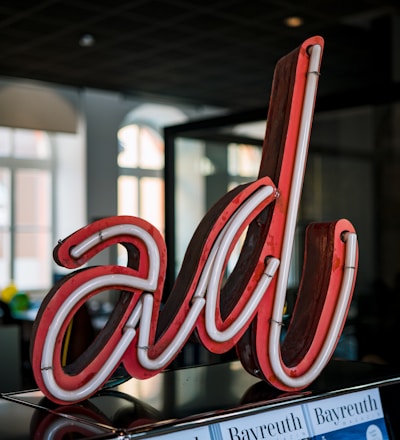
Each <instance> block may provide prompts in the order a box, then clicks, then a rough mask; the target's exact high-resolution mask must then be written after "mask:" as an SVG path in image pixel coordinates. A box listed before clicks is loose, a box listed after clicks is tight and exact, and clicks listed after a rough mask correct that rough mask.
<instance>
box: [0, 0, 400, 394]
mask: <svg viewBox="0 0 400 440" xmlns="http://www.w3.org/2000/svg"><path fill="white" fill-rule="evenodd" d="M314 35H321V36H322V37H323V38H324V39H325V52H324V56H323V60H322V68H321V77H320V83H319V91H318V98H317V105H316V113H315V118H314V124H313V129H312V137H311V144H310V152H309V159H308V165H307V170H306V175H305V182H304V190H303V197H302V202H301V208H300V212H299V219H298V227H297V232H296V242H295V249H294V254H293V259H292V269H291V274H290V286H289V287H290V292H289V293H290V296H289V299H290V298H291V297H292V295H295V293H293V292H296V288H297V286H298V283H299V279H300V276H301V267H302V253H303V238H304V237H303V235H304V228H305V226H306V225H307V224H309V223H310V222H313V221H330V220H336V219H339V218H343V217H344V218H348V219H349V220H350V221H351V222H352V223H353V224H354V226H355V228H356V230H357V233H358V239H359V248H360V262H359V273H358V278H357V284H356V288H355V294H354V300H353V304H352V307H351V310H350V313H349V317H348V320H347V324H346V327H345V329H344V333H343V336H342V338H341V341H340V343H339V346H338V349H337V352H336V356H337V357H338V358H343V359H349V360H356V361H373V362H380V363H387V364H392V365H397V364H400V358H399V354H398V352H399V350H398V349H397V347H396V345H395V344H396V341H397V337H398V336H399V333H400V329H399V328H398V326H397V323H398V322H399V319H398V313H399V312H398V311H399V301H400V256H399V255H398V253H399V252H398V250H399V249H400V6H399V4H398V1H397V0H393V1H389V0H355V1H352V2H346V3H344V4H340V6H339V4H338V3H337V2H334V1H327V2H316V1H313V0H304V1H302V2H298V1H286V0H285V1H284V0H265V1H261V0H258V1H251V2H245V1H242V0H213V1H204V0H195V1H190V2H187V1H185V0H158V1H155V0H134V1H132V0H130V1H114V2H112V3H111V2H110V3H109V2H98V1H91V0H80V1H79V2H78V1H57V0H44V1H38V2H35V3H34V4H31V5H29V6H28V7H27V5H26V3H23V2H19V1H13V2H10V1H6V2H1V5H0V290H1V303H0V304H1V309H0V350H1V358H2V362H1V363H0V391H1V392H4V391H14V390H17V389H23V388H26V387H32V386H34V385H35V384H34V383H32V377H31V374H30V363H29V339H30V334H31V329H32V323H33V320H34V318H35V316H36V313H37V310H38V307H39V305H40V302H41V301H42V299H43V297H44V295H45V294H46V293H47V291H48V290H49V289H50V288H51V287H52V285H53V284H54V282H56V281H57V280H59V279H60V278H62V277H63V276H64V275H65V274H66V273H68V272H67V271H66V270H65V269H63V268H60V267H58V266H57V265H56V264H55V263H54V262H53V260H52V249H53V247H54V246H55V244H56V243H57V241H58V240H59V239H62V238H65V237H66V236H67V235H69V234H71V233H72V232H74V231H75V230H76V229H78V228H80V227H82V226H84V225H86V224H87V223H89V222H92V221H94V220H96V219H99V218H103V217H107V216H112V215H116V214H128V215H136V216H140V217H142V218H145V219H146V220H148V221H150V222H151V223H153V224H154V225H155V226H156V227H157V228H158V229H159V230H160V231H161V232H162V233H163V234H164V236H165V239H166V241H167V245H168V247H169V258H170V260H169V261H170V263H169V264H170V269H169V278H168V281H167V289H168V287H169V285H170V284H171V283H172V281H173V277H174V276H175V275H176V273H177V272H178V270H179V267H180V264H181V262H182V258H183V255H184V251H185V249H186V246H187V244H188V241H189V240H190V237H191V235H192V233H193V231H194V228H195V226H196V225H197V224H198V222H199V221H200V219H201V218H202V217H203V216H204V214H205V212H206V211H207V209H208V208H209V207H210V206H211V205H212V204H213V203H214V202H215V201H216V200H217V199H218V198H219V197H221V196H222V195H223V194H224V193H226V192H227V191H228V190H229V189H231V188H233V187H234V186H236V185H238V184H240V183H243V182H247V181H250V180H254V178H255V177H256V176H257V172H258V166H259V163H260V155H261V145H262V140H263V137H264V131H265V124H266V115H267V108H268V101H269V93H270V87H271V82H272V74H273V69H274V66H275V64H276V62H277V61H278V59H279V58H281V57H282V56H284V55H285V54H286V53H288V52H290V51H291V50H293V49H295V48H296V47H298V46H299V45H300V44H301V43H302V42H303V41H304V40H305V39H306V38H308V37H311V36H314ZM166 164H168V167H169V170H170V172H169V173H168V174H167V176H165V175H164V170H165V165H166ZM165 178H167V179H169V180H168V182H166V181H165ZM166 189H167V190H166ZM124 258H125V255H124V253H123V252H122V251H121V249H118V248H116V249H108V250H106V251H104V252H103V253H102V254H100V255H99V256H97V257H96V258H95V259H94V264H109V263H111V264H114V263H116V262H119V263H121V264H124ZM168 283H169V285H168ZM115 297H116V293H115V292H103V293H101V294H100V295H98V296H96V297H95V298H93V299H92V300H91V301H90V303H89V304H88V308H87V309H88V310H87V311H88V313H89V315H90V323H91V326H92V328H93V329H94V331H95V332H96V331H97V330H99V329H100V328H101V327H102V326H103V325H104V322H105V321H106V320H107V317H108V315H109V313H110V311H111V310H112V307H113V304H114V302H115ZM4 360H6V362H4ZM215 360H216V359H215V358H214V357H212V356H211V355H209V354H208V353H204V352H202V351H201V350H199V349H198V347H191V346H189V347H188V349H187V350H186V352H185V353H184V356H183V359H181V360H180V361H179V362H180V365H189V364H192V363H204V362H211V361H215Z"/></svg>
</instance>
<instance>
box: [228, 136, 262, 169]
mask: <svg viewBox="0 0 400 440" xmlns="http://www.w3.org/2000/svg"><path fill="white" fill-rule="evenodd" d="M261 153H262V150H261V148H258V147H254V146H251V145H236V144H230V145H228V172H229V174H230V175H231V176H244V177H256V176H257V174H258V170H259V167H260V162H261Z"/></svg>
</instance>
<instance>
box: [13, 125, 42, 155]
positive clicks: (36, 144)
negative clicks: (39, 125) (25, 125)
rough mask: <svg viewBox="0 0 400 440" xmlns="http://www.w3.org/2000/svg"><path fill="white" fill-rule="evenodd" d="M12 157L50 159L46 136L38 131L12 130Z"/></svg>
mask: <svg viewBox="0 0 400 440" xmlns="http://www.w3.org/2000/svg"><path fill="white" fill-rule="evenodd" d="M14 156H15V157H21V158H22V157H23V158H30V159H48V158H49V157H50V141H49V138H48V136H47V134H46V133H44V132H43V131H38V130H23V129H18V130H14Z"/></svg>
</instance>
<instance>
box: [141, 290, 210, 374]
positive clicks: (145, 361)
mask: <svg viewBox="0 0 400 440" xmlns="http://www.w3.org/2000/svg"><path fill="white" fill-rule="evenodd" d="M142 301H143V312H142V317H141V320H140V332H139V341H138V347H137V353H138V360H139V362H140V364H141V365H142V367H144V368H147V369H148V370H158V369H160V368H164V367H165V366H166V365H167V364H168V363H169V362H170V361H171V360H172V359H173V358H174V357H175V356H176V354H177V353H178V351H179V350H180V348H181V347H182V344H183V343H184V342H185V340H186V339H187V338H188V336H189V334H190V333H191V331H192V330H193V328H194V326H195V325H196V321H197V318H198V317H199V315H200V312H201V311H202V310H203V307H204V305H205V302H206V300H205V299H204V298H196V299H195V300H194V301H193V302H192V306H191V307H190V310H189V313H188V314H187V316H186V318H185V320H184V322H183V323H182V325H181V326H180V327H179V330H178V332H177V333H176V336H175V338H174V339H173V341H172V342H171V343H170V344H169V345H168V346H167V347H166V348H165V350H164V351H163V352H162V353H161V354H160V356H158V357H157V358H155V359H150V358H149V356H148V348H149V339H150V338H149V335H150V324H151V313H152V310H153V295H151V294H144V295H143V296H142Z"/></svg>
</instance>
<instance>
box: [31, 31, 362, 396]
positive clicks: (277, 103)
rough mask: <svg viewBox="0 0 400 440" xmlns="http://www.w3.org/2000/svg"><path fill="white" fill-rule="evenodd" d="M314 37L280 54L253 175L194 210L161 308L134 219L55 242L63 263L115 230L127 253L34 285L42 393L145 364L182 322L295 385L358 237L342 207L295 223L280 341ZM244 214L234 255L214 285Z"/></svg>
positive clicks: (321, 340) (278, 382)
mask: <svg viewBox="0 0 400 440" xmlns="http://www.w3.org/2000/svg"><path fill="white" fill-rule="evenodd" d="M322 49H323V40H322V39H321V38H320V37H313V38H310V39H309V40H307V41H305V42H304V43H303V45H302V46H300V47H299V48H298V49H297V50H296V51H294V52H292V53H290V54H289V55H287V56H286V57H284V58H282V59H281V60H280V61H279V63H278V65H277V67H276V70H275V76H274V83H273V88H272V96H271V103H270V108H269V113H268V123H267V131H266V136H265V141H264V148H263V157H262V160H261V166H260V173H259V178H258V179H257V180H256V181H255V182H253V183H251V184H247V185H243V186H240V187H238V188H236V189H234V190H233V191H231V192H229V193H228V194H226V195H225V196H224V197H223V198H222V199H221V200H220V201H219V202H218V203H217V204H216V205H215V206H214V207H213V208H211V210H210V211H209V212H208V213H207V215H206V216H205V218H204V219H203V220H202V222H201V223H200V225H199V227H198V229H197V230H196V232H195V234H194V236H193V239H192V241H191V243H190V245H189V247H188V250H187V253H186V256H185V259H184V262H183V264H182V268H181V271H180V273H179V275H178V277H177V280H176V283H175V285H174V287H173V289H172V291H171V292H170V295H169V297H168V299H167V301H166V303H165V304H164V305H163V308H162V310H160V306H161V294H162V288H163V284H164V276H165V268H166V249H165V244H164V241H163V239H162V237H161V235H160V233H159V232H158V231H157V230H156V229H155V228H154V227H153V226H152V225H150V224H149V223H147V222H146V221H144V220H142V219H138V218H134V217H126V216H120V217H111V218H108V219H103V220H100V221H97V222H94V223H92V224H90V225H88V226H87V227H85V228H83V229H81V230H79V231H77V232H75V233H74V234H72V235H71V236H69V237H67V238H66V239H65V240H64V241H63V242H61V243H59V245H58V246H57V247H56V250H55V258H56V261H57V262H58V263H59V264H61V265H63V266H65V267H68V268H77V267H80V266H82V265H83V264H84V263H85V262H86V261H88V260H89V259H90V258H91V257H93V256H94V255H95V254H97V253H98V252H100V251H101V250H103V249H104V248H106V247H108V246H111V245H114V244H116V243H121V244H123V245H124V246H125V247H126V249H127V251H128V265H127V267H122V266H101V267H89V268H85V269H83V270H81V271H78V272H76V273H74V274H72V275H71V276H69V277H67V278H66V279H65V280H63V281H62V283H61V284H60V285H58V286H56V287H54V288H53V289H52V291H51V292H50V293H49V294H48V296H47V297H46V298H45V300H44V302H43V305H42V307H41V310H40V312H39V315H38V319H37V321H36V323H35V328H34V335H33V345H32V366H33V371H34V375H35V379H36V381H37V384H38V386H39V387H40V388H41V389H42V391H43V392H44V394H45V395H46V396H47V397H49V398H50V399H52V400H53V401H55V402H58V403H72V402H76V401H79V400H82V399H85V398H87V397H89V396H90V395H92V394H94V393H95V392H96V391H97V390H98V389H99V388H100V387H102V385H103V384H104V383H105V382H106V381H107V380H108V378H109V377H110V376H111V375H112V373H113V371H114V370H115V369H116V368H117V366H118V365H119V363H120V362H123V363H124V366H125V368H126V370H127V371H128V372H129V374H131V375H132V376H133V377H136V378H138V379H144V378H148V377H151V376H154V375H155V374H157V373H159V372H161V371H162V370H163V369H165V368H166V367H167V366H168V365H169V364H170V363H171V362H172V360H173V359H174V358H175V357H176V356H177V354H178V353H179V351H180V350H181V349H182V347H183V345H184V344H185V342H186V341H187V340H188V338H189V337H190V336H191V334H192V333H194V332H195V333H196V335H197V337H198V338H199V340H200V341H201V342H202V344H203V345H204V346H205V347H206V348H207V349H208V350H210V351H211V352H213V353H225V352H227V351H228V350H230V349H231V348H232V347H234V346H235V345H236V348H237V352H238V356H239V358H240V360H241V362H242V364H243V366H244V367H245V368H246V370H248V371H249V372H250V373H252V374H254V375H256V376H258V377H260V378H262V379H264V380H267V381H268V382H270V383H271V384H272V385H273V386H275V387H276V388H278V389H281V390H298V389H302V388H304V387H306V386H307V385H309V384H310V383H311V382H312V381H313V380H314V379H315V378H316V377H317V376H318V375H319V373H320V372H321V371H322V369H323V368H324V367H325V365H326V364H327V362H328V361H329V359H330V357H331V355H332V353H333V351H334V349H335V347H336V343H337V341H338V338H339V336H340V333H341V330H342V328H343V325H344V322H345V319H346V316H347V312H348V308H349V305H350V301H351V296H352V292H353V288H354V282H355V274H356V268H357V258H358V251H357V239H356V234H355V231H354V228H353V226H352V225H351V224H350V223H349V222H348V221H347V220H339V221H337V222H333V223H324V224H312V225H310V226H309V227H308V230H307V235H306V252H305V262H304V267H303V275H302V281H301V285H300V289H299V293H298V299H297V302H296V306H295V309H294V312H293V316H292V320H291V323H290V326H289V327H288V331H287V335H286V337H285V340H284V342H283V344H282V345H281V344H280V336H281V317H282V314H283V309H284V302H285V295H286V288H287V281H288V273H289V265H290V256H291V253H292V247H293V241H294V231H295V224H296V217H297V211H298V206H299V200H300V194H301V187H302V181H303V175H304V171H305V166H306V158H307V149H308V142H309V136H310V130H311V121H312V116H313V110H314V101H315V96H316V89H317V82H318V76H319V73H318V72H319V66H320V60H321V55H322ZM267 176H268V177H267ZM247 227H248V230H247V234H246V240H245V243H244V245H243V247H242V250H241V254H240V257H239V260H238V262H237V264H236V266H235V269H234V270H233V272H232V274H231V275H230V276H229V278H228V280H227V281H226V283H225V284H224V285H222V278H223V275H224V272H225V268H226V264H227V262H228V260H229V256H230V254H231V253H232V250H233V248H234V245H235V243H236V242H237V241H238V240H239V237H240V236H241V235H242V233H243V232H244V231H245V229H246V228H247ZM109 289H116V290H119V291H122V295H121V298H120V300H119V302H118V304H117V305H116V307H115V310H114V311H113V313H112V315H111V317H110V320H109V322H108V323H107V325H106V327H105V328H104V329H103V330H102V331H101V332H100V334H99V336H98V337H97V338H96V339H95V341H94V342H93V343H92V344H91V346H90V347H89V348H88V349H87V350H86V351H85V352H84V353H83V354H82V355H81V356H80V357H79V358H78V359H77V360H76V361H74V362H73V363H72V364H71V365H68V366H67V367H66V368H63V366H62V365H61V347H62V344H63V338H64V335H65V334H66V331H67V327H68V323H69V322H70V321H71V319H72V317H73V316H74V314H75V313H76V312H77V310H78V309H79V307H80V306H81V305H82V304H83V303H84V302H85V301H87V300H88V299H89V298H90V297H92V296H93V295H95V294H97V293H99V292H101V291H102V290H109Z"/></svg>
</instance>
